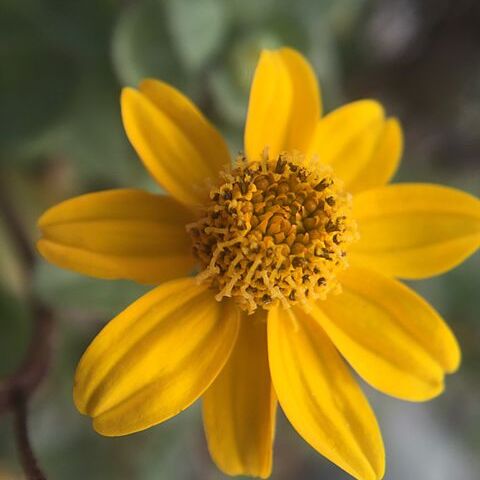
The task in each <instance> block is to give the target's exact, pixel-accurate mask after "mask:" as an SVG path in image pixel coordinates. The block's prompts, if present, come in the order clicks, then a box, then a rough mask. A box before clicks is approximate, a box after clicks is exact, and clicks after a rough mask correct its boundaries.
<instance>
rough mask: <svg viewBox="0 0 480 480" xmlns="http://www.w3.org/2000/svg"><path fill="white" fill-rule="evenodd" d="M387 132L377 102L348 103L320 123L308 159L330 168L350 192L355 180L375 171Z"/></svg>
mask: <svg viewBox="0 0 480 480" xmlns="http://www.w3.org/2000/svg"><path fill="white" fill-rule="evenodd" d="M384 130H385V117H384V110H383V107H382V106H381V105H380V104H379V103H378V102H376V101H374V100H358V101H356V102H352V103H349V104H347V105H344V106H343V107H340V108H337V109H336V110H334V111H333V112H330V113H329V114H328V115H326V116H325V117H324V118H322V120H320V122H318V124H317V126H316V128H315V132H314V133H313V136H312V138H311V142H310V145H309V148H308V152H307V157H308V158H311V159H312V160H313V161H315V159H316V158H317V159H318V161H320V162H321V163H327V164H330V165H331V166H332V167H333V169H334V172H335V175H337V176H338V177H339V178H341V179H342V180H343V181H344V182H345V185H346V187H347V189H348V190H349V191H350V190H351V189H350V186H351V185H352V186H354V185H355V183H356V178H357V177H359V176H362V175H364V172H365V171H366V170H367V169H369V167H372V165H371V163H372V159H373V158H374V157H375V153H376V149H377V148H378V147H379V142H380V141H381V140H382V134H383V133H384ZM387 170H388V171H390V170H392V167H390V168H387ZM360 185H361V184H360Z"/></svg>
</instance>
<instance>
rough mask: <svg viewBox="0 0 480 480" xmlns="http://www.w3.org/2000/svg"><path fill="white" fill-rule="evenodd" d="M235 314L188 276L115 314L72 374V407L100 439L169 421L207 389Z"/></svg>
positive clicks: (221, 361) (223, 356) (233, 332)
mask: <svg viewBox="0 0 480 480" xmlns="http://www.w3.org/2000/svg"><path fill="white" fill-rule="evenodd" d="M238 325H239V315H237V310H236V309H235V308H231V306H230V304H228V303H223V304H220V303H218V302H216V301H215V299H214V298H213V295H212V292H211V290H209V289H208V288H206V287H205V286H200V285H197V283H196V280H195V279H193V278H184V279H180V280H174V281H171V282H169V283H164V284H163V285H161V286H159V287H157V288H156V289H154V290H152V291H151V292H149V293H148V294H146V295H144V296H143V297H141V298H140V299H139V300H137V301H136V302H134V303H133V304H132V305H130V306H129V307H128V308H127V309H126V310H124V311H123V312H122V313H121V314H120V315H118V316H117V317H115V318H114V319H113V320H112V321H111V322H110V323H108V324H107V325H106V326H105V328H104V329H103V330H102V331H101V332H100V333H99V334H98V335H97V337H96V338H95V339H94V340H93V342H92V343H91V345H90V346H89V347H88V349H87V351H86V352H85V353H84V355H83V357H82V359H81V360H80V363H79V365H78V368H77V372H76V375H75V387H74V400H75V404H76V406H77V408H78V410H79V411H80V412H82V413H85V414H87V415H89V416H91V417H92V418H93V427H94V428H95V430H96V431H97V432H99V433H101V434H103V435H107V436H117V435H126V434H128V433H133V432H136V431H139V430H143V429H145V428H148V427H150V426H152V425H155V424H157V423H160V422H162V421H164V420H167V419H168V418H170V417H173V416H174V415H176V414H177V413H179V412H181V411H182V410H184V409H185V408H187V407H188V406H189V405H191V404H192V403H193V402H194V401H195V400H196V399H197V398H199V397H200V396H201V395H202V394H203V393H204V391H205V390H206V389H207V388H208V387H209V386H210V385H211V383H212V382H213V380H214V379H215V377H216V376H217V375H218V373H219V372H220V371H221V369H222V367H223V366H224V365H225V362H226V361H227V359H228V356H229V355H230V352H231V350H232V348H233V345H234V343H235V339H236V337H237V332H238Z"/></svg>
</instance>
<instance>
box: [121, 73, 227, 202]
mask: <svg viewBox="0 0 480 480" xmlns="http://www.w3.org/2000/svg"><path fill="white" fill-rule="evenodd" d="M121 106H122V118H123V124H124V127H125V131H126V133H127V136H128V139H129V140H130V142H131V144H132V145H133V147H134V148H135V150H136V151H137V153H138V155H139V157H140V158H141V160H142V161H143V163H144V165H145V167H146V168H147V169H148V171H149V172H150V173H151V174H152V175H153V177H154V178H155V179H156V180H157V181H158V183H159V184H160V185H162V186H163V187H165V188H166V189H167V190H168V191H169V192H170V193H171V194H172V195H173V196H174V197H175V198H176V199H177V200H178V201H179V202H181V203H184V204H186V205H197V204H198V203H201V202H202V201H203V199H204V198H205V196H206V195H207V193H208V191H207V190H206V189H205V186H206V181H207V180H208V179H215V178H216V177H217V175H218V171H219V170H221V169H222V168H224V167H225V166H228V165H229V164H230V156H229V154H228V149H227V147H226V145H225V142H224V141H223V140H222V138H221V136H220V134H219V133H218V132H217V131H216V130H215V129H214V128H213V126H212V125H211V124H210V122H208V120H207V119H206V118H205V117H204V116H203V115H202V114H201V113H200V111H199V110H198V109H197V107H196V106H195V105H194V104H193V103H192V102H190V100H188V99H187V98H186V97H185V96H183V95H182V94H181V93H180V92H178V91H177V90H175V89H174V88H173V87H170V86H168V85H166V84H164V83H162V82H158V81H155V80H146V81H144V82H143V83H142V84H141V85H140V91H137V90H134V89H132V88H124V89H123V91H122V96H121Z"/></svg>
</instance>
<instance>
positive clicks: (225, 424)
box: [203, 312, 277, 478]
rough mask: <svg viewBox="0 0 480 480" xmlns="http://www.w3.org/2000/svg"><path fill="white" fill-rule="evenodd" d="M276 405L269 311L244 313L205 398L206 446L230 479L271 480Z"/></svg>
mask: <svg viewBox="0 0 480 480" xmlns="http://www.w3.org/2000/svg"><path fill="white" fill-rule="evenodd" d="M276 406H277V400H276V397H275V394H274V392H273V388H272V382H271V380H270V371H269V368H268V354H267V329H266V318H265V313H264V312H262V313H260V314H256V315H255V316H247V315H245V314H243V318H242V320H241V326H240V331H239V335H238V339H237V343H236V344H235V348H234V350H233V352H232V354H231V356H230V358H229V360H228V362H227V364H226V365H225V367H224V369H223V370H222V372H221V373H220V375H219V376H218V377H217V379H216V380H215V382H214V383H213V385H212V386H211V387H210V388H209V389H208V390H207V391H206V393H205V394H204V396H203V422H204V426H205V433H206V436H207V441H208V448H209V450H210V454H211V456H212V458H213V459H214V460H215V463H216V464H217V466H218V467H219V468H220V470H222V471H223V472H225V473H227V474H228V475H248V476H252V477H261V478H267V477H269V476H270V473H271V470H272V443H273V436H274V430H275V412H276Z"/></svg>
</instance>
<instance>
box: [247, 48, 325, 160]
mask: <svg viewBox="0 0 480 480" xmlns="http://www.w3.org/2000/svg"><path fill="white" fill-rule="evenodd" d="M320 115H321V100H320V93H319V88H318V84H317V80H316V77H315V73H314V72H313V70H312V67H311V66H310V64H309V63H308V62H307V60H306V59H305V58H304V57H303V56H302V55H301V54H300V53H298V52H296V51H295V50H292V49H291V48H282V49H280V50H273V51H272V50H264V51H263V52H262V54H261V56H260V60H259V62H258V65H257V68H256V70H255V76H254V78H253V83H252V88H251V91H250V101H249V105H248V115H247V122H246V126H245V151H246V153H247V157H248V158H250V159H258V158H259V157H260V155H261V154H262V152H263V150H264V149H265V148H268V151H269V154H270V157H271V158H274V157H276V156H277V155H278V154H279V153H280V152H282V151H285V150H289V151H292V150H298V151H300V152H305V149H306V147H307V145H308V143H309V141H310V137H311V135H312V133H313V130H314V128H315V125H316V123H317V122H318V119H319V118H320Z"/></svg>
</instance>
